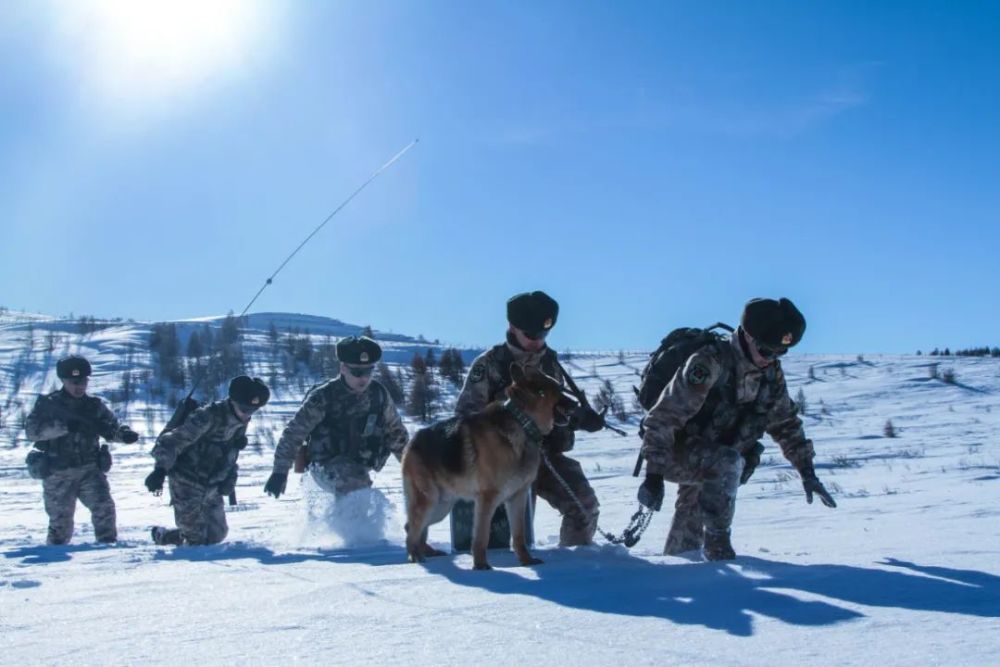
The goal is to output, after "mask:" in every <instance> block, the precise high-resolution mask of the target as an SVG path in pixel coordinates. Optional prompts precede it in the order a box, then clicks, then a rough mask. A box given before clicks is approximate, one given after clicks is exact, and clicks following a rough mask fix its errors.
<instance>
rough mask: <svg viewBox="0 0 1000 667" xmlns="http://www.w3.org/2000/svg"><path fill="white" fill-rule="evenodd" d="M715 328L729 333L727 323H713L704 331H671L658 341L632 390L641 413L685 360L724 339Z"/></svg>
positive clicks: (658, 397)
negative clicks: (637, 400)
mask: <svg viewBox="0 0 1000 667" xmlns="http://www.w3.org/2000/svg"><path fill="white" fill-rule="evenodd" d="M715 329H725V330H726V331H728V332H729V333H732V332H733V328H732V327H731V326H729V325H728V324H723V323H722V322H717V323H715V324H713V325H712V326H710V327H708V328H707V329H697V328H694V327H681V328H680V329H674V330H673V331H671V332H670V333H669V334H667V336H666V338H664V339H663V340H661V341H660V346H659V347H658V348H656V351H655V352H653V353H652V354H651V355H649V362H648V363H647V364H646V368H645V369H643V371H642V376H641V379H640V380H639V386H638V387H632V389H633V391H635V395H636V398H638V399H639V404H640V405H641V406H642V409H643V410H645V411H646V412H649V411H650V410H651V409H652V407H653V406H654V405H656V401H658V400H659V399H660V394H662V393H663V388H664V387H666V386H667V383H669V382H670V381H671V380H672V379H673V377H674V374H675V373H677V369H678V368H680V367H682V366H683V365H684V362H686V361H687V360H688V357H690V356H691V355H692V354H694V353H695V352H697V351H698V350H699V349H701V348H703V347H705V346H706V345H712V344H714V343H717V342H719V341H722V340H724V339H725V336H723V335H722V334H720V333H718V332H716V331H715Z"/></svg>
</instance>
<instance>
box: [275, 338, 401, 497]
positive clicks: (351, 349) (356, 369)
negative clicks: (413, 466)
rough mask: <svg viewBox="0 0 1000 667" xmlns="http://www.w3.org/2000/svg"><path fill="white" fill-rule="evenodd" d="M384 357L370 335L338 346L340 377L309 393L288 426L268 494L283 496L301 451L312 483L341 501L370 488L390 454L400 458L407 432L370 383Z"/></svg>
mask: <svg viewBox="0 0 1000 667" xmlns="http://www.w3.org/2000/svg"><path fill="white" fill-rule="evenodd" d="M381 357H382V348H380V347H379V345H378V343H376V342H375V341H374V340H372V339H371V338H368V337H367V336H359V337H355V336H352V337H349V338H343V339H341V340H340V341H338V342H337V359H339V360H340V375H338V376H337V377H336V378H334V379H332V380H330V381H328V382H325V383H323V384H320V385H317V386H315V387H313V388H312V389H310V390H309V393H308V394H306V398H305V401H304V402H303V404H302V407H301V408H299V411H298V412H297V413H296V414H295V416H294V417H293V418H292V421H290V422H289V423H288V426H286V427H285V430H284V431H283V432H282V434H281V440H280V441H279V442H278V446H277V448H276V449H275V451H274V468H273V471H272V473H271V476H270V477H269V478H268V480H267V483H266V484H265V485H264V491H265V492H266V493H269V494H270V495H272V496H274V497H275V498H277V497H279V496H280V495H281V494H282V493H284V492H285V486H286V485H287V483H288V470H289V469H290V468H291V467H292V464H293V463H294V462H295V459H296V454H297V453H298V450H299V448H300V447H305V448H306V450H305V454H306V457H305V458H306V462H307V465H308V469H309V473H310V474H311V475H312V478H313V480H314V481H315V482H316V484H318V485H319V487H320V488H322V489H324V490H325V491H329V492H330V493H332V494H334V495H335V496H337V497H341V496H344V495H346V494H348V493H350V492H352V491H357V490H359V489H367V488H369V487H371V485H372V479H371V476H370V473H371V472H372V471H373V470H374V471H376V472H377V471H379V470H381V469H382V466H384V465H385V462H386V460H387V459H388V458H389V454H390V453H391V454H393V455H394V456H395V457H396V460H399V459H400V458H401V457H402V454H403V447H405V446H406V442H407V440H408V437H409V436H408V435H407V432H406V427H405V426H403V421H402V419H400V417H399V413H398V412H396V406H395V404H394V403H393V402H392V398H390V396H389V392H388V391H386V388H385V387H384V386H382V384H380V383H379V382H378V381H376V380H373V379H372V373H373V371H374V369H375V363H376V362H377V361H378V360H379V359H380V358H381ZM304 441H307V444H306V445H303V442H304Z"/></svg>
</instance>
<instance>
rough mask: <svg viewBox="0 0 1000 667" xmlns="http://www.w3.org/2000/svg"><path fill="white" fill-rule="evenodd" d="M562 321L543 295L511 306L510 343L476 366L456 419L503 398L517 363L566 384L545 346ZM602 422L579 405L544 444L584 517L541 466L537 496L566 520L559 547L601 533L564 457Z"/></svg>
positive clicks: (590, 498)
mask: <svg viewBox="0 0 1000 667" xmlns="http://www.w3.org/2000/svg"><path fill="white" fill-rule="evenodd" d="M558 317H559V304H558V303H556V301H555V300H554V299H553V298H552V297H550V296H549V295H548V294H546V293H545V292H539V291H536V292H524V293H522V294H517V295H515V296H513V297H511V298H510V299H509V300H508V301H507V322H508V325H509V326H508V327H507V340H506V342H504V343H500V344H499V345H495V346H494V347H492V348H491V349H489V350H487V351H486V352H484V353H483V354H481V355H479V357H477V358H476V360H475V361H474V362H473V363H472V366H471V368H470V369H469V374H468V376H467V377H466V378H465V385H464V386H463V387H462V392H461V394H459V397H458V402H457V403H456V405H455V413H456V414H457V415H459V416H465V415H468V414H470V413H473V412H477V411H479V410H482V409H483V408H485V407H486V406H487V405H488V404H489V403H492V402H493V401H496V400H500V399H502V398H503V397H504V390H505V389H506V388H507V387H508V386H510V384H511V377H510V365H511V364H512V363H514V362H517V363H520V364H523V365H525V366H531V367H534V368H538V369H540V370H541V371H542V372H544V373H545V374H546V375H549V376H551V377H554V378H556V379H557V380H559V382H561V383H565V382H566V380H565V377H566V375H565V371H564V370H563V367H562V366H561V365H560V364H559V360H558V357H557V355H556V352H555V350H553V349H552V348H550V347H548V346H547V345H546V343H545V340H546V337H547V336H548V335H549V332H550V331H551V330H552V327H553V326H555V323H556V319H557V318H558ZM602 428H604V417H603V416H602V415H600V414H598V413H596V412H594V410H593V409H591V408H589V407H586V406H584V405H581V406H580V407H579V408H578V409H577V411H576V413H575V414H574V415H573V417H572V419H571V420H570V424H569V425H568V426H557V427H555V428H554V429H553V430H552V432H551V433H550V434H549V435H547V436H545V438H544V440H543V441H542V447H543V451H544V453H545V454H546V456H547V457H548V460H549V462H550V463H551V464H552V466H553V467H554V468H555V469H556V471H557V472H558V473H559V476H560V477H562V479H563V480H565V482H566V483H567V484H568V486H569V488H570V489H571V490H572V493H573V494H574V495H575V496H576V497H577V498H578V499H579V500H580V503H581V504H582V505H583V507H584V509H585V510H586V513H585V514H584V513H581V511H580V508H579V506H578V505H577V504H576V502H574V501H573V498H572V496H570V494H569V493H567V492H566V490H565V489H564V488H563V486H562V484H560V483H559V481H558V480H557V479H556V478H555V477H554V476H553V475H552V473H551V472H550V471H549V469H548V467H547V466H546V465H545V464H544V462H543V463H542V465H541V466H539V468H538V477H537V479H536V480H535V492H536V493H537V494H538V495H539V496H541V497H542V498H544V499H545V500H546V501H547V502H548V503H549V504H550V505H551V506H552V507H554V508H555V509H556V510H558V511H559V512H560V513H561V514H562V526H561V528H560V530H559V544H560V545H561V546H576V545H583V544H590V543H591V542H592V541H593V539H594V532H595V531H596V530H597V517H598V514H599V507H600V505H599V503H598V502H597V496H596V495H595V494H594V489H593V488H592V487H591V486H590V482H588V481H587V477H586V475H584V474H583V468H582V467H580V464H579V463H578V462H577V461H575V460H574V459H571V458H570V457H568V456H566V452H568V451H570V450H571V449H573V443H574V439H575V436H574V430H576V429H583V430H585V431H591V432H594V431H599V430H601V429H602Z"/></svg>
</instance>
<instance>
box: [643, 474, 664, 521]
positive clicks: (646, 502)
mask: <svg viewBox="0 0 1000 667" xmlns="http://www.w3.org/2000/svg"><path fill="white" fill-rule="evenodd" d="M638 498H639V503H640V504H641V505H642V506H643V507H648V508H649V509H651V510H653V511H654V512H659V511H660V507H662V506H663V475H656V474H653V473H647V474H646V481H644V482H643V483H642V485H641V486H640V487H639V493H638Z"/></svg>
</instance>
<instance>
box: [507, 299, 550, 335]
mask: <svg viewBox="0 0 1000 667" xmlns="http://www.w3.org/2000/svg"><path fill="white" fill-rule="evenodd" d="M557 319H559V304H558V303H556V300H555V299H553V298H552V297H550V296H549V295H548V294H546V293H545V292H541V291H535V292H522V293H521V294H515V295H514V296H512V297H511V298H510V299H508V301H507V321H508V322H510V323H511V324H513V325H514V326H515V327H517V328H518V329H520V330H521V331H523V332H524V333H526V334H528V335H529V336H537V335H538V334H540V333H542V332H546V333H547V332H548V331H549V329H551V328H552V327H554V326H555V324H556V320H557Z"/></svg>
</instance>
